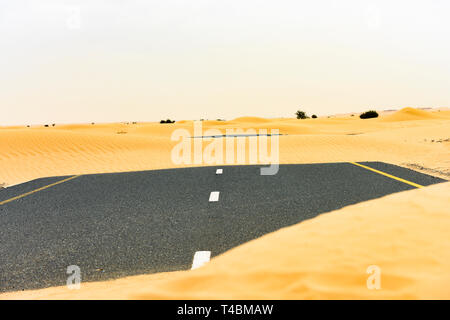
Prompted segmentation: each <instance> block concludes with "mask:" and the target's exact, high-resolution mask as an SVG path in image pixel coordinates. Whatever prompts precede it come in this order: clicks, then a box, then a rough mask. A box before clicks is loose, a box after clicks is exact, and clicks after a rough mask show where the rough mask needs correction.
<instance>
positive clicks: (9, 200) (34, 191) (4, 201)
mask: <svg viewBox="0 0 450 320" xmlns="http://www.w3.org/2000/svg"><path fill="white" fill-rule="evenodd" d="M80 176H81V175H77V176H72V177H70V178H67V179H64V180H60V181H57V182H55V183H52V184H49V185H46V186H43V187H40V188H38V189H35V190H32V191H30V192H27V193H24V194H21V195H18V196H15V197H13V198H10V199H7V200H3V201H1V202H0V206H1V205H4V204H6V203H8V202H11V201H14V200H18V199H20V198H23V197H26V196H29V195H30V194H33V193H36V192H39V191H42V190H45V189H47V188H50V187H53V186H56V185H58V184H61V183H64V182H67V181H69V180H72V179H75V178H78V177H80Z"/></svg>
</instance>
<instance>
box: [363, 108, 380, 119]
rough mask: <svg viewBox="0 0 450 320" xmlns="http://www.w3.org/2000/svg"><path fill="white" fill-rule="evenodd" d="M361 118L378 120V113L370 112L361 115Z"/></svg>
mask: <svg viewBox="0 0 450 320" xmlns="http://www.w3.org/2000/svg"><path fill="white" fill-rule="evenodd" d="M359 117H360V118H361V119H370V118H377V117H378V113H377V112H376V111H375V110H369V111H366V112H363V113H361V115H360V116H359Z"/></svg>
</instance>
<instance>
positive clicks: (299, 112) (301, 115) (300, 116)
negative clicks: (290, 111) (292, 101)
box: [295, 110, 309, 119]
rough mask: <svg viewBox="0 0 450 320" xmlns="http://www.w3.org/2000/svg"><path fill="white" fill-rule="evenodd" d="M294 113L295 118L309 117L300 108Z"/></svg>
mask: <svg viewBox="0 0 450 320" xmlns="http://www.w3.org/2000/svg"><path fill="white" fill-rule="evenodd" d="M295 115H296V116H297V119H308V118H309V117H308V116H307V115H306V112H305V111H301V110H297V112H296V113H295Z"/></svg>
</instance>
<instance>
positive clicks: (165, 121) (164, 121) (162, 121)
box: [159, 119, 175, 123]
mask: <svg viewBox="0 0 450 320" xmlns="http://www.w3.org/2000/svg"><path fill="white" fill-rule="evenodd" d="M159 123H175V120H170V119H167V120H161V121H160V122H159Z"/></svg>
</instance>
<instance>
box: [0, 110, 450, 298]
mask: <svg viewBox="0 0 450 320" xmlns="http://www.w3.org/2000/svg"><path fill="white" fill-rule="evenodd" d="M203 126H204V129H205V130H206V129H208V128H216V129H219V130H223V131H224V130H225V129H227V128H243V129H246V128H252V129H268V130H270V129H279V132H280V134H282V136H280V137H279V139H280V140H279V141H280V157H279V158H280V163H282V164H295V163H324V162H350V161H351V162H354V161H357V162H363V161H383V162H386V163H392V164H397V165H400V166H404V167H409V168H413V169H415V170H420V171H422V172H425V173H428V174H432V175H434V176H438V177H441V178H444V179H449V177H450V160H449V159H450V137H449V132H450V112H449V111H440V112H437V111H433V112H429V111H424V110H416V109H411V108H406V109H403V110H401V111H398V112H396V113H391V114H386V115H384V116H383V115H382V116H381V117H380V118H377V119H367V120H361V119H359V118H358V117H357V115H355V116H354V117H352V116H350V115H349V116H342V117H331V118H318V119H308V120H296V119H260V118H255V117H244V118H238V119H235V120H232V121H204V122H203ZM176 128H184V129H187V130H191V129H192V122H191V121H179V122H177V123H175V124H170V125H160V124H157V123H137V124H132V123H130V124H95V125H64V126H63V125H56V126H55V127H50V128H44V127H32V128H24V127H22V128H20V127H15V128H0V151H1V152H0V185H2V184H6V185H13V184H16V183H20V182H24V181H29V180H32V179H36V178H40V177H51V176H72V175H79V174H82V175H84V174H89V173H107V172H125V171H139V170H151V169H165V168H172V167H180V166H177V165H173V164H172V162H171V158H170V151H171V150H172V148H173V146H174V145H175V142H173V141H170V135H171V133H172V132H173V130H174V129H176ZM50 179H52V178H50ZM55 179H56V178H55ZM77 179H78V178H77ZM77 179H74V180H73V182H75V181H76V180H77ZM71 182H72V181H71ZM69 183H70V182H69ZM61 186H62V185H61ZM3 191H6V192H9V191H8V189H6V190H3ZM210 191H213V190H210ZM449 191H450V190H449V185H448V183H443V184H438V185H436V186H429V187H426V188H421V189H417V190H411V191H405V192H401V193H399V194H394V195H390V196H387V197H385V198H382V199H376V200H371V201H368V202H364V203H360V204H357V205H354V206H350V207H346V208H343V209H340V210H338V211H335V212H332V213H326V214H323V215H321V216H319V217H316V218H313V219H312V220H308V221H304V222H302V223H300V224H297V225H295V226H292V227H289V228H287V229H282V230H279V231H277V232H275V233H272V234H269V235H266V236H264V237H262V238H260V239H256V240H253V241H251V242H249V243H247V244H244V245H242V246H240V247H237V248H235V249H232V250H230V251H228V252H226V253H224V254H223V255H220V256H218V257H215V258H213V259H212V261H211V262H210V263H209V264H207V265H206V266H204V267H202V268H200V269H197V270H194V271H187V272H175V273H163V274H153V275H147V276H146V275H143V276H136V277H131V278H125V279H119V280H115V281H107V282H101V283H83V287H82V289H81V290H78V291H77V290H75V291H70V292H68V290H67V288H66V287H62V288H49V289H43V290H41V291H30V292H22V293H6V294H3V295H0V298H14V297H16V298H17V297H23V298H62V299H64V298H65V299H67V298H173V297H179V298H449V296H448V287H449V285H450V284H449V277H448V274H449V273H450V267H449V252H450V245H449V237H448V234H449V232H450V228H449V225H450V224H449V211H448V194H449V193H450V192H449ZM207 196H209V195H207ZM222 196H223V194H222V193H221V195H220V198H219V202H218V203H220V201H221V200H222V199H223V198H222ZM69 197H70V195H69ZM24 199H25V198H24ZM27 201H28V200H27ZM330 210H332V209H330ZM254 213H255V214H258V213H259V211H258V210H257V209H255V210H254ZM91 219H93V218H91ZM49 222H51V221H49ZM124 234H127V233H124ZM74 236H76V235H75V234H74ZM200 249H201V250H204V248H200ZM190 254H191V253H190ZM369 265H378V266H379V267H380V268H381V272H382V278H381V279H382V280H381V288H382V289H381V290H375V291H373V290H368V289H367V287H366V280H367V277H368V274H367V273H366V270H367V267H368V266H369Z"/></svg>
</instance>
